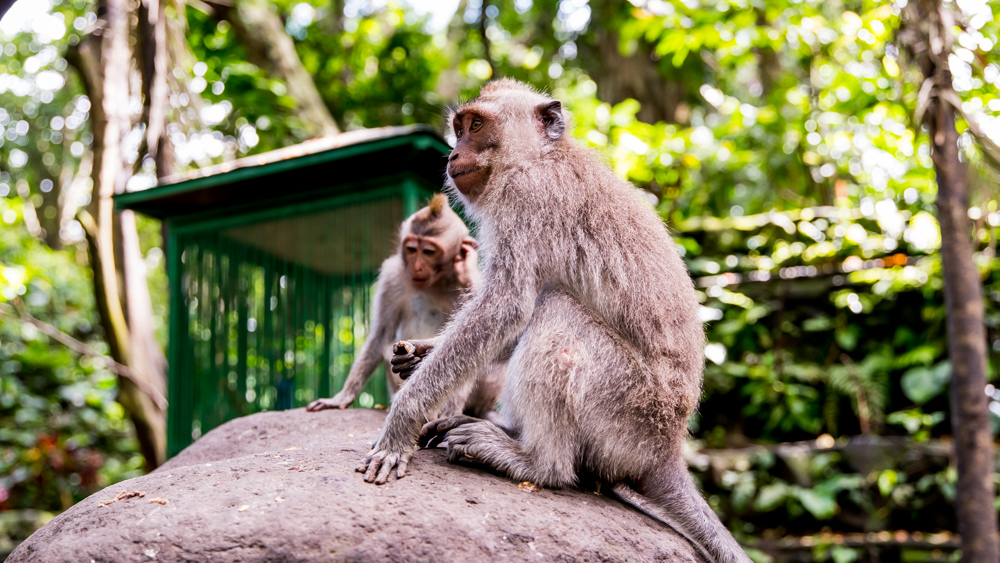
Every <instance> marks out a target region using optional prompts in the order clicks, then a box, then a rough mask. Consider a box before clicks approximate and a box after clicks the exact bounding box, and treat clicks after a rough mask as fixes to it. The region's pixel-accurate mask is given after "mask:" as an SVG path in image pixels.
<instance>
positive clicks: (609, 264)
mask: <svg viewBox="0 0 1000 563" xmlns="http://www.w3.org/2000/svg"><path fill="white" fill-rule="evenodd" d="M567 117H568V116H567V115H566V114H564V112H563V109H562V106H561V104H560V103H559V102H558V101H557V100H554V99H552V98H550V97H548V96H545V95H543V94H540V93H538V92H536V91H534V90H532V89H531V88H530V87H528V86H526V85H524V84H521V83H519V82H516V81H512V80H499V81H496V82H492V83H490V84H488V85H486V86H485V87H484V88H483V89H482V91H481V92H480V95H479V97H478V98H476V99H474V100H472V101H470V102H468V103H466V104H464V105H462V106H461V107H460V108H459V109H458V110H457V111H455V112H454V113H453V114H452V117H451V126H452V128H453V132H454V137H455V139H456V141H457V142H456V146H455V149H454V150H453V151H452V153H451V156H450V157H449V162H448V180H447V186H448V189H449V190H451V191H452V193H454V194H455V195H456V196H458V197H459V199H461V201H462V202H463V204H464V205H465V208H466V210H467V211H468V212H469V213H470V214H471V216H472V217H473V218H474V219H475V221H476V222H477V224H478V225H479V227H480V231H479V234H480V244H481V249H482V250H483V254H484V256H485V263H484V264H485V267H484V272H483V273H484V275H483V280H482V282H481V283H479V284H477V285H476V286H475V288H474V289H473V291H472V294H471V295H470V297H469V300H468V301H467V302H466V303H465V304H464V305H463V306H462V307H461V308H460V309H459V310H458V311H457V312H456V313H455V316H454V317H453V318H452V319H451V321H449V323H448V324H447V326H446V327H445V329H444V331H443V332H442V334H441V336H440V338H439V340H438V343H437V346H436V347H435V348H434V349H433V350H431V351H430V352H429V353H428V354H427V356H426V357H425V358H424V359H423V360H422V361H421V362H420V363H419V365H418V367H417V369H416V371H415V373H414V374H413V377H411V378H410V380H409V381H408V382H407V385H406V386H405V387H404V388H403V389H402V390H401V391H400V392H399V393H398V394H397V395H396V397H395V399H394V400H393V403H392V408H391V409H390V411H389V416H388V418H387V419H386V423H385V426H384V428H383V430H382V433H381V435H380V436H379V438H378V439H377V441H376V442H375V444H374V448H373V449H372V451H371V452H369V453H368V454H367V455H366V456H365V458H364V461H363V463H362V465H361V466H360V467H359V468H358V470H359V471H361V472H364V473H365V480H366V481H369V482H375V483H384V482H385V481H386V480H387V479H388V478H389V475H390V473H391V472H392V470H393V469H394V468H397V470H396V476H397V478H398V477H402V476H403V475H404V474H405V472H406V466H407V463H408V462H409V460H410V458H411V456H412V455H413V451H414V447H415V446H416V443H417V440H418V438H420V439H421V441H422V442H423V443H424V444H428V443H434V442H436V441H440V440H444V441H446V442H447V447H448V458H449V460H451V461H464V460H470V459H471V460H475V461H476V462H478V463H481V464H485V465H487V466H490V467H492V468H494V469H496V470H498V471H501V472H504V473H506V474H507V475H509V476H510V477H511V478H513V479H515V480H517V481H532V482H534V483H537V484H539V485H543V486H548V487H566V486H572V485H574V484H576V483H578V482H579V480H580V479H581V478H584V477H585V478H587V479H590V478H596V479H598V480H599V481H601V482H605V483H609V484H611V485H612V490H613V491H614V492H616V493H617V494H618V496H619V497H621V498H622V499H623V500H625V501H626V502H628V503H630V504H632V505H634V506H636V507H637V508H640V509H641V510H643V511H645V512H647V513H648V514H650V515H652V516H654V517H656V518H658V519H660V520H661V521H663V522H664V523H666V524H668V525H669V526H671V527H672V528H674V529H675V530H676V531H677V532H678V533H680V534H681V535H682V536H684V537H685V538H687V539H688V541H689V542H690V543H691V544H692V545H693V546H694V548H695V549H697V550H698V551H699V553H700V554H701V555H702V556H703V557H704V558H705V559H707V560H709V561H717V562H736V561H738V562H749V558H748V557H747V556H746V554H745V553H744V552H743V551H742V549H741V548H740V546H739V544H737V543H736V540H735V539H733V537H732V535H730V534H729V532H728V531H727V530H726V528H725V527H724V526H723V525H722V522H721V521H720V520H719V518H718V517H717V516H716V515H715V513H713V512H712V510H711V508H710V507H709V506H708V503H706V502H705V500H704V498H702V496H701V494H700V493H699V492H698V490H697V488H696V487H695V485H694V482H693V481H692V479H691V477H690V475H689V474H688V471H687V467H686V465H685V463H684V458H683V456H682V448H683V446H684V440H685V436H686V435H687V421H688V417H689V416H690V415H691V413H692V412H693V411H694V410H695V408H696V406H697V403H698V397H699V395H700V393H701V383H702V369H703V367H704V366H703V364H704V356H703V353H704V352H703V350H704V334H703V329H702V325H701V322H700V321H699V320H698V301H697V299H696V295H695V291H694V285H693V284H692V282H691V278H690V276H689V275H688V272H687V270H686V268H685V267H684V263H683V262H682V261H681V259H680V256H679V254H678V252H677V248H676V245H675V244H674V241H673V240H672V239H671V238H670V235H669V234H668V233H667V229H666V227H665V226H664V224H663V222H662V221H661V220H660V218H659V217H657V215H656V213H654V212H653V210H652V209H650V208H649V206H648V205H647V204H646V203H644V202H643V200H642V199H641V198H640V196H639V194H638V192H637V190H636V189H635V188H634V187H633V186H632V185H631V184H629V183H628V182H626V181H624V180H621V179H620V178H618V177H616V176H615V175H614V173H613V172H612V171H611V170H610V169H609V168H608V167H607V166H606V165H605V164H603V163H602V162H601V161H600V159H599V158H598V157H597V156H595V155H594V154H593V153H592V152H591V151H589V150H586V149H584V148H582V147H580V146H578V145H577V144H576V143H575V142H574V141H573V140H572V139H571V138H569V136H567V135H564V133H565V130H566V123H567ZM505 350H513V352H512V355H511V357H510V362H509V364H508V371H507V383H506V385H505V386H504V388H503V391H502V392H501V395H500V403H501V404H502V405H503V406H502V408H501V410H500V413H499V418H500V419H502V421H503V422H502V424H501V425H500V426H498V425H495V424H493V423H491V422H487V421H482V420H477V419H475V418H471V417H468V416H456V417H449V418H443V419H440V420H436V421H432V422H430V423H427V424H426V425H424V424H423V422H424V418H423V413H425V412H428V411H433V410H436V409H437V408H438V406H439V405H440V404H442V403H443V402H444V401H446V400H447V399H448V397H449V396H450V395H451V393H453V392H454V390H455V389H458V388H460V387H461V386H462V385H464V384H465V382H467V381H468V380H469V379H470V378H472V377H473V376H474V375H475V374H476V373H477V371H479V370H481V369H482V368H483V366H486V365H487V364H489V363H490V362H491V361H493V360H494V359H495V358H497V357H498V356H499V355H502V354H504V351H505ZM422 426H423V428H421V427H422Z"/></svg>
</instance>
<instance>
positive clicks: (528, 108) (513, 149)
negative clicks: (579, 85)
mask: <svg viewBox="0 0 1000 563" xmlns="http://www.w3.org/2000/svg"><path fill="white" fill-rule="evenodd" d="M451 127H452V133H453V134H454V138H455V148H454V149H453V150H452V151H451V156H450V157H449V159H448V177H449V179H450V180H451V182H452V183H453V184H454V186H455V188H456V189H457V190H458V191H459V192H460V193H461V194H462V195H463V196H465V197H466V198H468V199H469V201H475V200H476V199H477V198H478V197H479V196H480V195H481V194H482V193H483V191H484V190H485V189H486V186H487V183H488V181H489V179H490V175H491V174H492V173H493V171H494V169H496V170H503V169H505V168H507V167H509V166H510V165H512V164H515V163H518V162H523V161H524V160H531V159H534V158H537V157H538V156H539V155H541V154H543V153H544V152H545V151H547V150H549V149H550V148H551V147H552V146H554V145H555V144H556V143H557V142H558V141H559V140H560V139H561V138H562V136H563V133H564V132H565V131H566V117H565V116H564V114H563V110H562V104H561V103H560V102H559V101H558V100H553V99H552V98H550V97H548V96H545V95H543V94H540V93H538V92H535V91H534V90H532V89H531V88H530V87H528V86H526V85H524V84H520V83H516V82H513V81H509V80H506V79H501V80H498V81H494V82H491V83H490V84H487V85H486V86H485V87H484V88H483V90H482V91H481V94H480V96H479V97H478V98H476V99H475V100H473V101H471V102H469V103H467V104H465V105H463V106H462V107H460V108H459V109H458V110H457V111H456V112H455V113H454V114H453V115H452V119H451Z"/></svg>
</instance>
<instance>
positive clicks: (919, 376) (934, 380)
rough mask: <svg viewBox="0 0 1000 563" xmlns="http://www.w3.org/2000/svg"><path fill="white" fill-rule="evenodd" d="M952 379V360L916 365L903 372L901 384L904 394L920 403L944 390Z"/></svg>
mask: <svg viewBox="0 0 1000 563" xmlns="http://www.w3.org/2000/svg"><path fill="white" fill-rule="evenodd" d="M950 379H951V362H947V361H945V362H941V363H939V364H937V365H936V366H933V367H923V366H920V367H915V368H911V369H909V370H907V371H906V373H904V374H903V378H902V380H900V385H901V386H902V388H903V394H905V395H906V397H907V398H908V399H910V400H911V401H913V402H914V403H916V404H918V405H922V404H924V403H926V402H927V401H929V400H931V399H933V398H934V397H937V396H938V395H940V394H941V393H943V392H944V390H945V386H947V385H948V381H949V380H950Z"/></svg>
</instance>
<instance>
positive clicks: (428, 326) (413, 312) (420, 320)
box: [396, 298, 452, 340]
mask: <svg viewBox="0 0 1000 563" xmlns="http://www.w3.org/2000/svg"><path fill="white" fill-rule="evenodd" d="M451 313H452V307H451V306H450V303H447V304H446V303H436V302H434V301H431V300H428V299H423V298H416V299H413V301H412V302H411V303H410V314H409V315H408V316H407V318H404V319H403V322H402V323H400V325H399V329H398V330H397V331H396V340H419V339H424V338H433V337H434V336H436V335H437V333H438V332H440V331H441V329H442V328H443V327H444V325H445V323H447V322H448V318H449V317H450V316H451Z"/></svg>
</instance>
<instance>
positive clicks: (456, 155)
mask: <svg viewBox="0 0 1000 563" xmlns="http://www.w3.org/2000/svg"><path fill="white" fill-rule="evenodd" d="M456 158H458V153H457V152H453V153H451V156H449V157H448V162H454V160H455V159H456Z"/></svg>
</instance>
